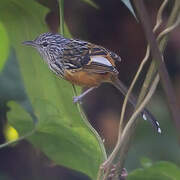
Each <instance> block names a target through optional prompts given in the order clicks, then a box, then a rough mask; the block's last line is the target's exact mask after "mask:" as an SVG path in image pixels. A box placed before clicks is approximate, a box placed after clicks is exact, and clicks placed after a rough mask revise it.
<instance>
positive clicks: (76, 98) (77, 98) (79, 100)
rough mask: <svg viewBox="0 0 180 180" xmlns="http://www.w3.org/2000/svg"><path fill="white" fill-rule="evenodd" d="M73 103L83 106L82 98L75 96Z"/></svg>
mask: <svg viewBox="0 0 180 180" xmlns="http://www.w3.org/2000/svg"><path fill="white" fill-rule="evenodd" d="M73 103H75V104H76V103H80V104H82V101H81V98H80V97H79V96H74V97H73Z"/></svg>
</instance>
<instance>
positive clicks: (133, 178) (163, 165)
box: [127, 161, 180, 180]
mask: <svg viewBox="0 0 180 180" xmlns="http://www.w3.org/2000/svg"><path fill="white" fill-rule="evenodd" d="M162 179H163V180H179V179H180V168H179V167H178V166H176V165H175V164H173V163H171V162H166V161H162V162H157V163H155V164H153V165H152V166H150V167H148V168H145V169H137V170H134V171H133V172H131V173H130V174H129V175H128V178H127V180H162Z"/></svg>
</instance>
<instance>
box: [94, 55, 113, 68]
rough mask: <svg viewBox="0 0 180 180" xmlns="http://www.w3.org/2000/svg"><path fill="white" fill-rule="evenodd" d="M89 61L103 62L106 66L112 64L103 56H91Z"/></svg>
mask: <svg viewBox="0 0 180 180" xmlns="http://www.w3.org/2000/svg"><path fill="white" fill-rule="evenodd" d="M91 61H92V62H96V63H99V64H104V65H106V66H112V64H111V63H110V62H109V61H108V59H106V58H105V57H103V56H91Z"/></svg>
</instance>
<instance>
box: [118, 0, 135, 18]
mask: <svg viewBox="0 0 180 180" xmlns="http://www.w3.org/2000/svg"><path fill="white" fill-rule="evenodd" d="M121 1H122V2H123V3H124V4H125V5H126V7H127V8H128V9H129V11H130V12H131V14H132V15H133V16H134V17H135V18H136V20H137V17H136V14H135V12H134V9H133V7H132V5H131V2H130V0H121Z"/></svg>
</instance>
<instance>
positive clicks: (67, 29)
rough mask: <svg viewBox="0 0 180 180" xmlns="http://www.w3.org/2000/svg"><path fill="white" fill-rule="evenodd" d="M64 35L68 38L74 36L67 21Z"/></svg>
mask: <svg viewBox="0 0 180 180" xmlns="http://www.w3.org/2000/svg"><path fill="white" fill-rule="evenodd" d="M64 36H65V37H67V38H72V35H71V33H70V31H69V28H68V26H67V24H66V23H65V24H64Z"/></svg>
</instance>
